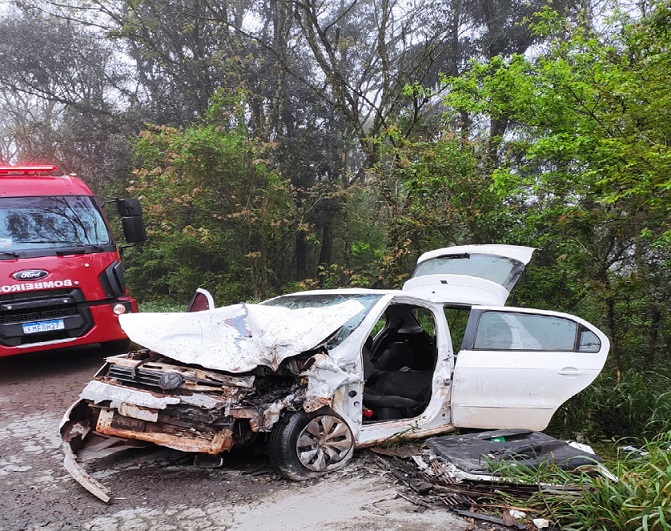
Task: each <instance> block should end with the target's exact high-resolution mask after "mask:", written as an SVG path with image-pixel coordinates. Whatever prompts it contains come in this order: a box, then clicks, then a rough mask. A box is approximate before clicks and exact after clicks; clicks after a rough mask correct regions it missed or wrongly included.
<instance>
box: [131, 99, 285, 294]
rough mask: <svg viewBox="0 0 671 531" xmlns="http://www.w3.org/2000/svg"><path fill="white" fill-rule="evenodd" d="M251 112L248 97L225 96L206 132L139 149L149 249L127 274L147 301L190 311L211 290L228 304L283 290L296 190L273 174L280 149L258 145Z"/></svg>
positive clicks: (166, 134) (180, 133) (155, 135)
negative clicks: (198, 293) (203, 290)
mask: <svg viewBox="0 0 671 531" xmlns="http://www.w3.org/2000/svg"><path fill="white" fill-rule="evenodd" d="M247 112H248V106H247V99H246V95H245V94H244V93H243V92H239V93H234V94H229V93H225V92H223V91H220V92H219V93H218V94H217V96H216V97H215V99H214V101H213V104H212V105H211V107H210V109H209V110H208V113H207V115H206V117H205V118H203V120H201V121H200V122H199V123H198V124H194V125H192V126H190V127H187V128H184V129H182V130H180V129H176V128H172V127H168V126H157V127H155V128H153V129H152V130H148V131H145V132H143V133H142V134H141V135H140V137H139V139H138V140H137V142H136V147H135V156H136V161H137V164H138V168H139V169H138V170H137V171H136V181H135V182H134V183H133V186H132V188H131V191H132V192H134V193H136V194H139V195H140V196H141V197H142V200H143V203H144V205H145V207H144V210H145V212H146V216H147V221H148V226H147V229H148V234H149V235H150V240H149V243H148V244H147V245H146V246H145V248H141V249H139V250H138V251H137V252H135V253H134V254H132V255H131V254H130V253H129V255H128V257H127V263H128V266H127V267H128V276H129V279H130V281H131V282H132V285H133V286H134V292H135V293H136V295H138V296H140V297H141V298H143V297H156V296H163V297H169V298H172V299H177V300H183V301H187V300H188V298H189V297H190V295H191V294H192V293H193V292H194V290H195V289H196V288H197V287H199V286H201V285H202V286H205V287H208V288H209V289H211V290H212V291H213V294H214V295H215V296H216V298H217V301H218V304H226V303H234V302H239V301H240V300H246V299H250V298H255V299H262V298H266V297H268V296H269V295H271V294H273V293H274V292H275V291H276V290H277V289H278V288H279V287H280V281H279V278H281V277H282V272H281V271H279V270H278V267H277V266H278V264H280V263H281V258H282V255H283V254H284V253H285V249H286V245H287V238H290V236H291V232H292V229H291V226H292V225H293V223H294V222H295V219H294V217H293V209H292V196H291V189H290V187H289V186H288V185H287V183H285V182H284V181H283V180H282V179H280V177H279V176H278V175H277V174H276V173H275V172H273V171H272V170H270V169H269V167H268V158H269V157H270V156H271V154H272V152H271V151H269V150H272V146H267V145H263V144H262V143H259V142H258V141H256V140H254V138H253V137H252V135H250V131H249V130H248V129H247V126H246V124H245V120H244V116H245V114H246V113H247Z"/></svg>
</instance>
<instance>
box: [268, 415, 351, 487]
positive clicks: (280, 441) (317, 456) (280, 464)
mask: <svg viewBox="0 0 671 531" xmlns="http://www.w3.org/2000/svg"><path fill="white" fill-rule="evenodd" d="M353 453H354V437H353V435H352V431H351V430H350V429H349V426H348V425H347V423H346V422H345V421H344V420H343V419H342V418H341V417H340V416H338V415H336V414H335V413H334V412H332V411H330V410H320V411H315V412H314V413H310V414H307V413H305V412H304V411H297V412H290V413H285V414H284V416H283V417H282V418H281V419H280V420H279V421H278V423H277V424H276V425H275V427H274V428H273V431H272V433H271V434H270V440H269V448H268V454H269V457H270V461H271V463H272V464H273V466H274V467H275V468H276V469H277V471H278V472H279V473H280V474H281V475H282V476H283V477H285V478H286V479H292V480H294V481H301V480H304V479H309V478H311V477H317V476H322V475H324V474H326V473H328V472H331V471H333V470H337V469H339V468H341V467H342V466H344V465H345V464H346V463H347V462H348V461H349V460H350V459H351V457H352V454H353Z"/></svg>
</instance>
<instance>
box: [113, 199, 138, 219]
mask: <svg viewBox="0 0 671 531" xmlns="http://www.w3.org/2000/svg"><path fill="white" fill-rule="evenodd" d="M116 209H117V211H118V212H119V215H120V216H121V217H122V218H126V217H142V205H140V200H139V199H137V198H135V197H129V198H128V199H117V200H116Z"/></svg>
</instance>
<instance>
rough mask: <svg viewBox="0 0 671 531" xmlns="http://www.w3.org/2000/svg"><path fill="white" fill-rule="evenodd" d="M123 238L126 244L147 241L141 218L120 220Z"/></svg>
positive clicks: (133, 217) (134, 217)
mask: <svg viewBox="0 0 671 531" xmlns="http://www.w3.org/2000/svg"><path fill="white" fill-rule="evenodd" d="M121 227H122V228H123V235H124V238H125V239H126V241H127V242H128V243H140V242H144V241H147V231H146V230H145V226H144V219H142V216H132V217H123V218H121Z"/></svg>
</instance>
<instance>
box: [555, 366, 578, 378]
mask: <svg viewBox="0 0 671 531" xmlns="http://www.w3.org/2000/svg"><path fill="white" fill-rule="evenodd" d="M557 374H559V375H561V376H580V375H581V374H583V373H582V372H581V371H579V370H578V369H576V368H575V367H564V368H563V369H560V370H559V371H557Z"/></svg>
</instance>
